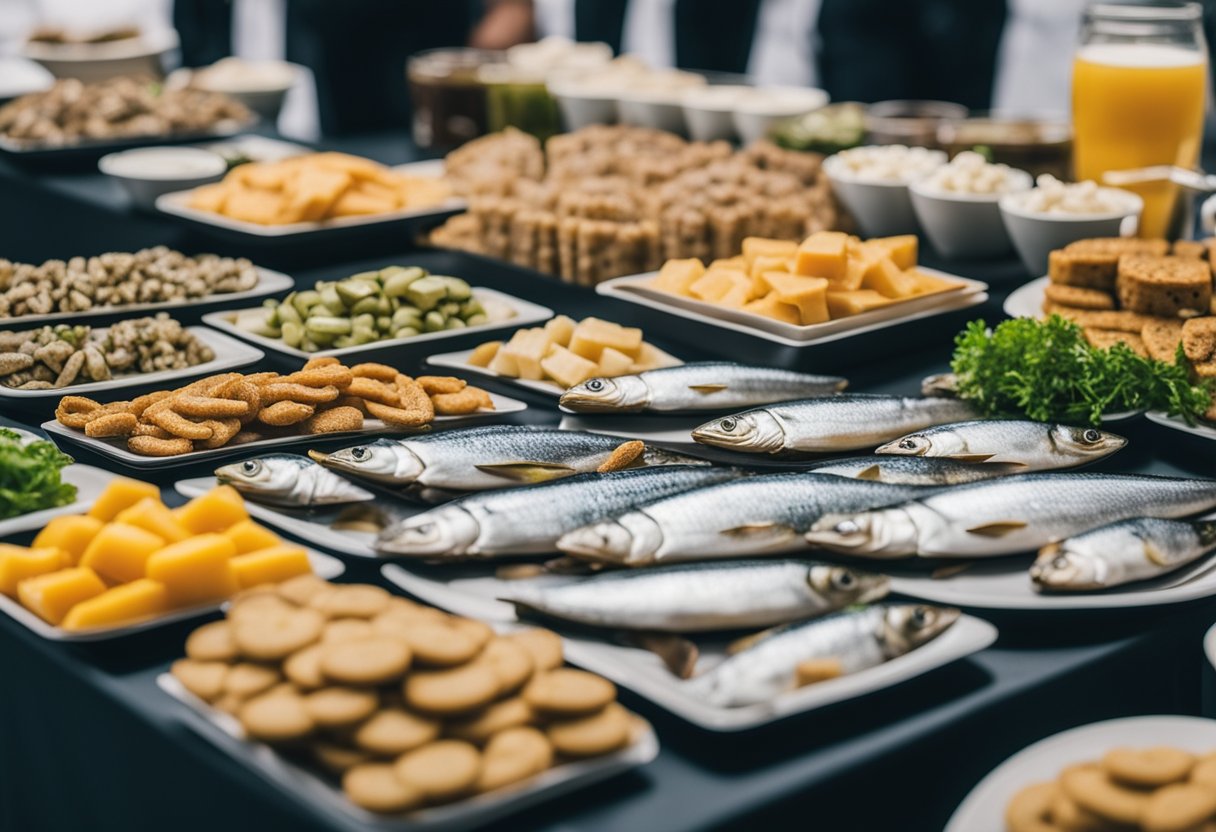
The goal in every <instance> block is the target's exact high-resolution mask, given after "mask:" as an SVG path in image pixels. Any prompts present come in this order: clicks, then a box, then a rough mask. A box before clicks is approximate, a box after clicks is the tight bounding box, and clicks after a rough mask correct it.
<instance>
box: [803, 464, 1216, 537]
mask: <svg viewBox="0 0 1216 832" xmlns="http://www.w3.org/2000/svg"><path fill="white" fill-rule="evenodd" d="M1212 507H1216V481H1214V480H1199V479H1179V478H1173V477H1151V476H1143V475H1139V476H1137V475H1131V474H1051V473H1048V474H1023V475H1021V476H1017V477H1009V478H1004V479H996V480H989V481H988V482H977V483H971V484H970V485H960V486H958V487H957V488H952V489H950V490H948V491H944V492H942V493H940V494H934V495H931V496H929V497H925V498H923V499H919V500H912V501H909V502H907V503H904V504H903V505H898V506H891V507H888V508H884V509H877V510H874V511H865V512H860V513H858V512H849V513H836V514H831V515H827V516H825V517H823V518H822V519H821V520H819V521H818V522H817V523H815V525H814V527H813V528H812V529H811V531H810V532H809V533H808V534H807V535H806V538H807V540H809V541H810V542H811V543H812V544H815V545H817V546H824V547H826V548H828V549H831V550H833V551H838V552H847V553H849V554H852V555H861V556H865V557H879V558H896V557H908V556H912V555H916V554H920V555H921V556H924V557H990V556H993V555H1009V554H1014V553H1017V552H1027V551H1032V550H1035V549H1039V548H1041V547H1043V546H1046V545H1047V544H1049V543H1054V542H1056V541H1058V540H1064V539H1065V538H1068V537H1071V536H1072V535H1075V534H1080V533H1081V532H1084V531H1088V530H1089V529H1093V528H1095V527H1097V526H1101V525H1104V524H1106V523H1113V522H1115V521H1117V520H1125V519H1128V518H1131V517H1140V516H1145V517H1186V516H1188V515H1192V514H1198V513H1200V512H1202V511H1206V510H1208V509H1210V508H1212Z"/></svg>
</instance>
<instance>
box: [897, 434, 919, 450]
mask: <svg viewBox="0 0 1216 832" xmlns="http://www.w3.org/2000/svg"><path fill="white" fill-rule="evenodd" d="M899 447H900V449H901V450H904V451H915V450H916V440H915V439H913V438H912V437H908V438H907V439H901V440H899Z"/></svg>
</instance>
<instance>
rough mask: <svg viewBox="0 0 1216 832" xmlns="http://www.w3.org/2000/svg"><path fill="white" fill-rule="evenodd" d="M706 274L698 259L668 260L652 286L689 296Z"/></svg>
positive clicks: (662, 290)
mask: <svg viewBox="0 0 1216 832" xmlns="http://www.w3.org/2000/svg"><path fill="white" fill-rule="evenodd" d="M704 274H705V264H704V263H702V262H701V261H700V260H698V259H697V258H696V257H689V258H687V259H685V260H668V261H667V262H666V263H664V264H663V268H661V269H659V273H658V275H657V276H656V277H655V279H654V283H653V284H651V285H652V286H653V287H654V288H655V289H658V290H659V291H660V292H671V293H672V294H675V295H687V294H688V292H689V290H690V289H691V288H692V285H693V284H694V283H696V282H697V281H698V280H700V279H701V276H702V275H704ZM566 343H567V344H569V343H570V342H569V341H567V342H566ZM563 346H565V344H563Z"/></svg>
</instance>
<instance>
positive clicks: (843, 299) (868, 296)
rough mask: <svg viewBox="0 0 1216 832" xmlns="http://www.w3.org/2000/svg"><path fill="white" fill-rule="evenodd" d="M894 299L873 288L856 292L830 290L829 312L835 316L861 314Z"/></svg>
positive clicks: (844, 316) (842, 316)
mask: <svg viewBox="0 0 1216 832" xmlns="http://www.w3.org/2000/svg"><path fill="white" fill-rule="evenodd" d="M892 302H893V301H892V300H891V299H890V298H888V297H883V296H882V295H880V294H878V292H875V291H874V290H873V289H858V290H857V291H855V292H828V312H830V313H831V314H832V317H833V318H846V317H848V316H849V315H860V314H861V313H862V312H869V311H870V310H871V309H877V308H878V307H880V306H886V305H887V304H888V303H892Z"/></svg>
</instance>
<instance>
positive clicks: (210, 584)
mask: <svg viewBox="0 0 1216 832" xmlns="http://www.w3.org/2000/svg"><path fill="white" fill-rule="evenodd" d="M200 499H201V498H200ZM235 554H236V545H235V544H233V542H232V541H231V540H229V539H228V538H227V537H224V536H223V535H222V534H214V533H207V534H200V535H197V536H195V537H191V538H189V539H188V540H183V541H181V542H180V543H172V544H170V545H168V546H166V547H165V548H163V549H161V550H160V551H159V552H157V553H156V554H154V555H152V557H150V558H148V568H147V576H148V577H149V578H151V579H152V580H154V581H160V582H161V583H163V584H164V585H165V588H166V590H168V593H169V605H170V606H172V607H189V606H193V605H195V604H203V603H206V602H208V601H221V600H223V599H224V598H227V597H228V596H229V595H231V594H232V593H234V592H236V589H237V584H236V578H235V576H234V575H233V574H232V566H231V564H230V563H229V560H231V558H232V557H233V556H234V555H235Z"/></svg>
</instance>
